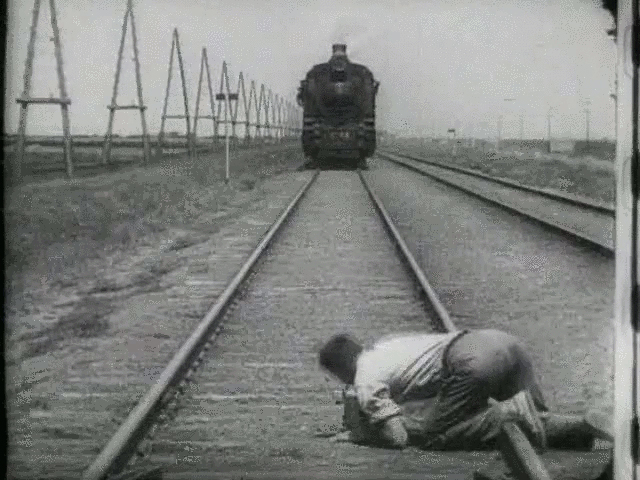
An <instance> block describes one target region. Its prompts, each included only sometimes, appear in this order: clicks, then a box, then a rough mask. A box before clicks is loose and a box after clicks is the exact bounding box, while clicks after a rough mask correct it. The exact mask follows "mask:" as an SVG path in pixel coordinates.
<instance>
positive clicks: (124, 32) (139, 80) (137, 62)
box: [102, 0, 149, 164]
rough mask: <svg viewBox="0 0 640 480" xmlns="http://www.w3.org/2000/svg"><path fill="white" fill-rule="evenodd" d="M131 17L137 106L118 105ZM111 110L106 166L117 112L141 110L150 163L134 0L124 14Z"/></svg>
mask: <svg viewBox="0 0 640 480" xmlns="http://www.w3.org/2000/svg"><path fill="white" fill-rule="evenodd" d="M129 17H131V36H132V40H133V61H134V62H135V67H136V84H137V90H138V104H137V105H118V104H117V99H118V84H119V83H120V71H121V68H122V54H123V52H124V42H125V38H126V36H127V23H128V20H129ZM107 108H108V109H109V124H108V126H107V134H106V135H105V140H104V149H103V154H102V161H103V163H104V164H107V163H109V160H110V158H111V142H112V135H113V121H114V117H115V113H116V110H132V109H136V110H140V123H141V126H142V144H143V150H144V163H145V164H146V163H148V162H149V134H148V132H147V121H146V117H145V110H146V109H147V107H146V106H145V105H144V100H143V96H142V78H141V75H140V58H139V56H138V37H137V34H136V24H135V21H134V16H133V0H127V9H126V11H125V13H124V20H123V22H122V35H121V37H120V48H119V49H118V60H117V62H116V73H115V80H114V82H113V95H112V97H111V104H110V105H109V106H108V107H107Z"/></svg>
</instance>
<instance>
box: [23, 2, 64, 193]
mask: <svg viewBox="0 0 640 480" xmlns="http://www.w3.org/2000/svg"><path fill="white" fill-rule="evenodd" d="M40 3H41V1H40V0H35V2H34V5H33V12H32V17H31V32H30V36H29V46H28V48H27V59H26V63H25V69H24V89H23V91H22V96H21V97H19V98H17V99H16V101H17V102H18V103H19V104H20V120H19V124H18V149H17V156H16V164H15V165H14V167H13V170H14V171H13V172H12V173H13V175H14V179H15V180H19V179H20V178H21V177H22V166H23V162H24V150H25V145H26V132H27V116H28V115H27V113H28V107H29V105H30V104H32V103H38V104H57V105H60V109H61V112H62V133H63V142H64V160H65V166H66V170H67V177H69V178H72V177H73V162H72V159H71V122H70V119H69V105H71V100H70V99H69V97H68V96H67V88H66V84H65V78H64V64H63V61H62V44H61V41H60V30H59V29H58V18H57V15H56V6H55V1H54V0H49V8H50V11H51V28H52V29H53V45H54V49H55V57H56V72H57V75H58V88H59V90H60V98H34V97H31V96H30V94H31V78H32V76H33V59H34V56H35V44H36V37H37V31H38V18H39V16H40Z"/></svg>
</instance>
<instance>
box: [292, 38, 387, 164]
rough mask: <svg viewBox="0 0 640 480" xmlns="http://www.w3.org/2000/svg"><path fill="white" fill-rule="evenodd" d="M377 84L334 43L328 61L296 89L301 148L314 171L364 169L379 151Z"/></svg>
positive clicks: (366, 71) (368, 73)
mask: <svg viewBox="0 0 640 480" xmlns="http://www.w3.org/2000/svg"><path fill="white" fill-rule="evenodd" d="M379 86H380V82H378V81H377V80H376V79H375V78H374V76H373V73H372V72H371V70H370V69H369V68H367V67H365V66H364V65H359V64H357V63H353V62H351V61H350V60H349V58H348V57H347V46H346V45H345V44H334V45H333V55H332V56H331V58H330V59H329V61H328V62H326V63H320V64H318V65H315V66H313V68H311V70H309V71H308V72H307V75H306V77H305V79H304V80H302V81H301V82H300V87H299V88H298V95H297V102H298V104H299V105H300V106H301V107H303V127H302V148H303V151H304V154H305V156H306V157H307V158H309V159H310V166H313V167H325V166H326V167H332V166H333V167H347V168H362V169H364V168H366V167H367V158H369V157H371V156H372V155H373V154H374V152H375V150H376V95H377V93H378V87H379Z"/></svg>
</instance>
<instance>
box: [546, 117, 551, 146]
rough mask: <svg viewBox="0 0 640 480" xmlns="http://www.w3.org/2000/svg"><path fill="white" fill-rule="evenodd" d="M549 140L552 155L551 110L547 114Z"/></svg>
mask: <svg viewBox="0 0 640 480" xmlns="http://www.w3.org/2000/svg"><path fill="white" fill-rule="evenodd" d="M547 138H548V139H549V147H548V149H549V153H551V108H549V111H548V112H547Z"/></svg>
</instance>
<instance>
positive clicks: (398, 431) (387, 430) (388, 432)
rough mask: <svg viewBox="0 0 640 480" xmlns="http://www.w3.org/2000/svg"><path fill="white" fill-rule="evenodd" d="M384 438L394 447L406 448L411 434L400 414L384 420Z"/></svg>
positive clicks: (381, 432)
mask: <svg viewBox="0 0 640 480" xmlns="http://www.w3.org/2000/svg"><path fill="white" fill-rule="evenodd" d="M380 436H381V437H382V439H383V440H384V441H385V442H386V443H388V444H389V445H390V446H391V447H394V448H405V447H406V446H407V442H408V440H409V435H408V434H407V431H406V430H405V428H404V425H403V424H402V420H401V418H400V417H399V416H395V417H391V418H389V419H388V420H386V421H385V422H384V424H383V425H382V428H381V430H380Z"/></svg>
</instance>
